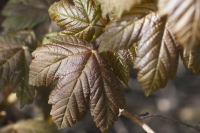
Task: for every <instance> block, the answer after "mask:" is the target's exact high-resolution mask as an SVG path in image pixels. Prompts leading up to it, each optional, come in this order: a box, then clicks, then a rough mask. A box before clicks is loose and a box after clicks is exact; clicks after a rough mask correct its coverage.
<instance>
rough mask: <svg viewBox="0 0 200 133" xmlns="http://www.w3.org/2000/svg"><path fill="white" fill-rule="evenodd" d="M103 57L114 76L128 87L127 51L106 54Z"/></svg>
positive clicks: (128, 64) (128, 67) (128, 63)
mask: <svg viewBox="0 0 200 133" xmlns="http://www.w3.org/2000/svg"><path fill="white" fill-rule="evenodd" d="M105 57H106V60H107V61H108V63H109V65H110V66H111V67H112V69H113V72H114V73H115V75H116V76H117V77H118V78H119V79H120V80H121V81H123V82H124V84H126V85H127V86H128V80H129V77H130V62H129V59H130V58H129V57H130V55H129V51H128V50H120V51H118V52H113V53H112V52H106V53H105Z"/></svg>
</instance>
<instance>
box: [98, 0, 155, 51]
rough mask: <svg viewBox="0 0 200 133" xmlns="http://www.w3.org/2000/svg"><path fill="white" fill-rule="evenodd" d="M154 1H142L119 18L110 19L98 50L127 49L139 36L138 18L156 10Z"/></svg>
mask: <svg viewBox="0 0 200 133" xmlns="http://www.w3.org/2000/svg"><path fill="white" fill-rule="evenodd" d="M156 9H157V7H156V4H155V3H142V4H141V5H137V6H134V7H133V8H132V9H131V11H129V12H127V13H124V14H123V16H122V18H121V19H119V20H114V21H110V23H109V24H108V25H107V26H106V28H105V33H103V34H102V36H101V38H100V46H99V52H105V51H117V50H120V49H128V48H130V47H131V46H132V45H133V44H134V43H136V42H137V40H138V39H139V37H140V31H141V29H140V27H141V26H140V23H138V21H140V19H142V18H143V17H144V16H145V15H148V14H149V13H150V12H152V11H154V10H156Z"/></svg>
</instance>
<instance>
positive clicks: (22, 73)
mask: <svg viewBox="0 0 200 133" xmlns="http://www.w3.org/2000/svg"><path fill="white" fill-rule="evenodd" d="M35 43H36V42H35V35H34V33H33V32H32V31H19V32H12V33H8V34H7V35H2V36H0V57H1V58H0V73H1V78H0V89H1V90H2V89H4V88H5V87H6V86H7V85H8V84H11V85H12V87H13V91H14V92H15V93H16V94H17V97H18V98H19V100H20V102H21V107H23V106H24V105H25V104H26V103H31V102H32V101H33V97H34V94H35V89H34V87H32V86H30V85H29V83H28V78H29V77H28V73H29V65H30V62H31V60H32V57H31V51H32V49H31V48H33V47H35V46H34V45H36V44H35Z"/></svg>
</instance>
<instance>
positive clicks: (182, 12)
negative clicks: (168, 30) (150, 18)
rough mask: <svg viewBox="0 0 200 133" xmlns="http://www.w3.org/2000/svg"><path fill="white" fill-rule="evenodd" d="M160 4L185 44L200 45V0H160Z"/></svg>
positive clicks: (180, 40)
mask: <svg viewBox="0 0 200 133" xmlns="http://www.w3.org/2000/svg"><path fill="white" fill-rule="evenodd" d="M158 5H159V13H160V14H161V15H168V20H169V22H170V23H171V25H172V30H173V32H174V33H175V34H176V35H177V38H178V41H179V42H180V43H181V44H182V45H183V46H186V45H190V46H191V47H193V45H200V0H159V4H158ZM188 56H189V55H188Z"/></svg>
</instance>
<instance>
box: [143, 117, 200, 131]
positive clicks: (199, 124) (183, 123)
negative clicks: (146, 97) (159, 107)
mask: <svg viewBox="0 0 200 133" xmlns="http://www.w3.org/2000/svg"><path fill="white" fill-rule="evenodd" d="M140 118H141V119H145V118H159V119H166V120H171V121H174V122H175V123H178V124H180V125H183V126H186V127H189V128H193V129H195V130H197V131H198V132H200V122H199V123H198V124H197V125H196V126H193V125H190V124H187V123H185V122H182V121H180V120H177V119H174V118H172V117H167V116H164V115H158V114H152V115H148V114H147V115H145V116H141V117H140Z"/></svg>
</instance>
